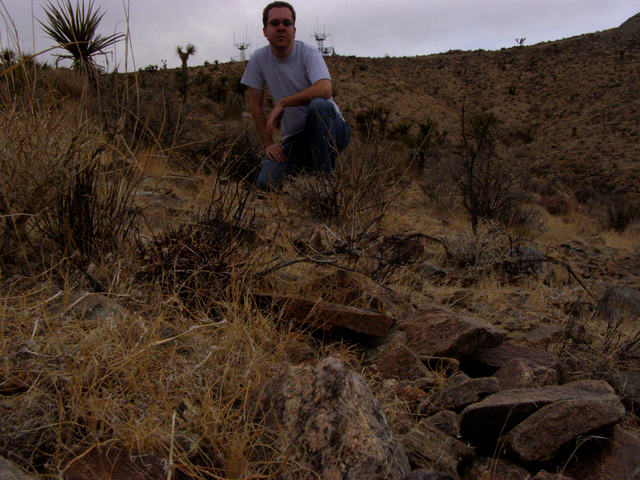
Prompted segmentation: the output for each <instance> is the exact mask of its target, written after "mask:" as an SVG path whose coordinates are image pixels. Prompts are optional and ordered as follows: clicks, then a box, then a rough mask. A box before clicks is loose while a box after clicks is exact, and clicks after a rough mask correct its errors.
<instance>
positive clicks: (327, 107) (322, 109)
mask: <svg viewBox="0 0 640 480" xmlns="http://www.w3.org/2000/svg"><path fill="white" fill-rule="evenodd" d="M332 110H333V105H332V104H331V102H330V101H329V100H327V99H326V98H314V99H313V100H311V101H310V102H309V112H314V113H315V114H317V115H325V114H327V113H330V112H331V111H332Z"/></svg>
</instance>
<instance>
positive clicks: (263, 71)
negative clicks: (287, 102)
mask: <svg viewBox="0 0 640 480" xmlns="http://www.w3.org/2000/svg"><path fill="white" fill-rule="evenodd" d="M322 79H328V80H331V76H330V75H329V69H328V68H327V65H326V63H325V62H324V59H323V58H322V55H321V54H320V52H319V51H318V49H316V48H313V47H311V46H309V45H307V44H305V43H302V42H300V41H297V40H296V41H295V42H294V44H293V50H292V51H291V53H290V54H289V56H288V57H287V58H282V59H280V58H278V57H276V56H275V55H274V54H273V53H271V48H270V47H269V46H268V45H267V46H266V47H262V48H259V49H258V50H256V51H255V52H253V55H252V56H251V59H250V60H249V63H248V64H247V68H246V69H245V71H244V74H243V75H242V78H241V80H240V83H242V84H243V85H246V86H248V87H251V88H255V89H256V90H264V86H265V84H266V85H267V86H268V87H269V91H270V92H271V96H272V97H273V100H274V102H277V101H278V100H280V99H281V98H283V97H288V96H289V95H293V94H296V93H298V92H300V91H302V90H304V89H305V88H308V87H310V86H311V85H313V84H314V83H316V82H317V81H318V80H322ZM329 101H330V102H331V103H333V105H334V106H335V108H336V111H337V112H338V113H339V112H340V110H339V109H338V106H337V105H336V104H335V102H334V101H333V97H332V98H330V99H329ZM306 114H307V106H306V105H300V106H297V107H287V108H285V110H284V115H283V117H282V124H281V128H282V133H283V135H284V136H285V137H288V136H290V135H295V134H296V133H299V132H301V131H302V130H303V129H304V120H305V117H306Z"/></svg>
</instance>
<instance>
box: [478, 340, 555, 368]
mask: <svg viewBox="0 0 640 480" xmlns="http://www.w3.org/2000/svg"><path fill="white" fill-rule="evenodd" d="M513 359H521V360H526V361H527V362H528V363H529V364H530V365H542V366H545V367H547V368H553V369H554V370H558V369H559V366H560V362H559V361H558V359H557V358H556V356H555V355H554V354H552V353H550V352H547V351H546V350H542V349H539V348H534V347H529V346H527V345H523V344H520V343H516V342H504V343H502V344H501V345H498V346H497V347H495V348H491V349H486V350H484V351H482V352H479V353H478V355H476V357H475V358H474V360H475V361H477V362H480V363H482V364H484V365H487V366H489V367H492V368H502V367H504V366H505V365H506V364H507V363H508V362H510V361H511V360H513Z"/></svg>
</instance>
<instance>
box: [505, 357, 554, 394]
mask: <svg viewBox="0 0 640 480" xmlns="http://www.w3.org/2000/svg"><path fill="white" fill-rule="evenodd" d="M494 377H496V378H497V379H498V381H499V382H500V389H501V390H511V389H514V388H535V387H544V386H546V385H557V383H558V372H557V370H555V369H553V368H549V367H545V366H544V365H540V364H536V363H531V362H530V361H529V360H524V359H522V358H514V359H512V360H509V361H508V362H507V363H506V364H505V365H504V366H503V367H502V368H501V369H500V370H498V371H497V372H496V373H495V374H494Z"/></svg>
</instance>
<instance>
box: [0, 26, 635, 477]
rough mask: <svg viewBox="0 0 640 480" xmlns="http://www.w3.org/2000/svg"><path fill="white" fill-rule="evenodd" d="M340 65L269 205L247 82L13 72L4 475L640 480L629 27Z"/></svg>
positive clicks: (3, 204)
mask: <svg viewBox="0 0 640 480" xmlns="http://www.w3.org/2000/svg"><path fill="white" fill-rule="evenodd" d="M327 63H328V66H329V68H330V71H331V72H332V76H333V85H334V94H335V99H336V102H337V103H338V104H339V106H340V107H341V109H342V111H343V113H344V115H345V118H346V119H347V120H348V122H349V124H350V125H351V128H352V139H351V143H350V145H349V147H348V148H347V149H346V150H345V151H344V152H343V153H341V155H340V157H339V159H338V162H337V167H336V170H335V172H334V174H333V175H299V176H294V177H292V178H290V179H288V181H287V182H285V184H284V185H283V186H282V188H280V189H278V190H276V191H274V192H264V191H260V190H258V189H257V188H256V186H255V182H254V178H255V174H256V167H257V165H258V163H259V156H260V154H261V147H260V145H259V143H258V141H257V136H256V133H255V129H254V127H253V124H252V121H251V118H250V115H249V113H248V109H247V106H248V105H247V98H246V92H245V91H244V89H243V88H242V86H241V85H240V84H239V82H238V80H239V78H240V75H241V74H242V71H243V68H244V64H242V63H223V64H219V63H217V62H216V63H214V64H209V63H207V64H205V65H202V66H194V67H189V68H188V69H186V76H185V73H184V71H183V70H180V69H177V70H168V69H162V68H158V67H157V66H154V65H150V66H148V67H145V68H143V69H141V70H140V71H138V72H135V73H129V74H122V73H108V74H102V73H99V72H96V71H95V70H94V69H92V68H89V67H86V69H85V70H83V69H76V70H68V69H63V68H53V67H51V66H46V65H43V64H40V63H39V62H38V59H37V58H30V57H27V58H21V57H20V56H19V55H17V54H15V53H14V52H10V51H4V52H3V55H2V66H1V68H0V76H1V81H0V154H1V157H0V242H1V243H0V359H2V361H1V362H0V478H11V479H13V478H17V479H21V480H23V479H31V480H35V479H45V478H57V479H65V480H88V479H105V480H106V479H112V480H129V479H135V480H138V479H140V480H142V479H153V480H160V479H162V480H166V479H169V480H171V479H176V480H187V479H189V480H191V479H193V480H205V479H247V480H248V479H259V478H260V479H267V478H273V479H283V480H284V479H286V480H294V479H296V480H303V479H304V480H307V479H309V480H311V479H318V478H320V479H331V480H364V479H367V480H371V479H378V480H382V479H393V480H421V479H422V480H435V479H438V480H531V479H535V480H545V479H546V480H549V479H551V480H566V479H569V480H604V479H611V480H629V479H634V478H640V477H638V475H640V470H639V466H640V418H639V412H640V407H639V405H640V323H639V320H640V247H639V246H640V186H639V185H640V183H639V176H640V142H639V140H640V130H639V128H640V95H639V94H638V92H640V14H639V15H636V16H634V17H632V18H631V19H629V20H628V21H627V22H625V23H624V24H622V25H621V26H620V27H619V28H616V29H612V30H608V31H603V32H596V33H588V34H585V35H581V36H578V37H573V38H568V39H563V40H559V41H554V42H547V43H542V44H538V45H532V46H517V47H513V48H508V49H503V50H500V51H471V52H462V51H451V52H447V53H442V54H439V55H430V56H424V57H412V58H355V57H343V56H332V57H327ZM267 101H268V102H269V100H268V99H267Z"/></svg>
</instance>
